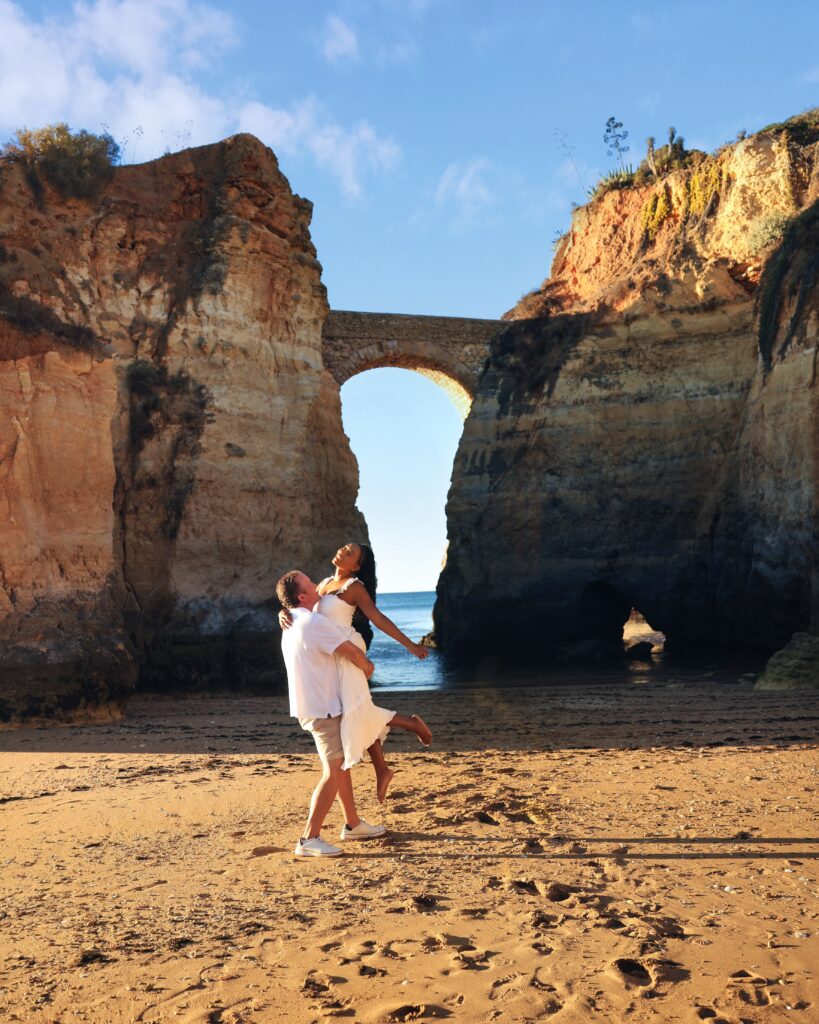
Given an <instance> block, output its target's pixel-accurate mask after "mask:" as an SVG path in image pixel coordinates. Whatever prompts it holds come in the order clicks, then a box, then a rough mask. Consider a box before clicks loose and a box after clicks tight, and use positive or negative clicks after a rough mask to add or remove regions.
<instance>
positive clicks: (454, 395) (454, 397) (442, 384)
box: [342, 356, 472, 423]
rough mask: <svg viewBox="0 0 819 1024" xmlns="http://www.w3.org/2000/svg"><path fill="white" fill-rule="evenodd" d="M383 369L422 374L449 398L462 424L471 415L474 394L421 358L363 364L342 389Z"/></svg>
mask: <svg viewBox="0 0 819 1024" xmlns="http://www.w3.org/2000/svg"><path fill="white" fill-rule="evenodd" d="M381 369H393V370H409V371H411V372H413V373H417V374H420V375H421V376H422V377H426V378H427V380H431V381H432V383H433V384H437V386H438V387H439V388H440V389H441V390H442V391H443V392H444V394H445V395H446V396H447V397H448V398H449V400H450V401H451V402H452V404H453V405H454V406H455V408H456V409H457V411H458V415H459V416H460V418H461V422H462V423H463V421H464V420H465V419H466V417H467V416H468V415H469V410H470V408H471V407H472V393H471V392H470V391H469V389H468V388H467V387H466V386H465V385H464V384H463V383H462V382H461V381H460V380H458V379H457V378H456V377H453V376H452V374H451V373H449V372H447V371H446V370H444V369H442V368H441V367H440V366H439V365H435V364H434V363H432V362H430V361H428V360H424V359H420V358H413V357H410V356H393V357H391V358H390V357H387V358H384V359H379V360H377V361H374V362H371V363H363V364H362V365H361V366H357V367H355V368H354V369H353V370H352V371H351V372H350V374H349V376H348V377H347V379H346V380H345V381H344V384H342V388H343V387H344V386H345V385H346V383H347V381H349V380H352V379H353V378H354V377H358V376H360V375H361V374H362V373H367V372H368V371H369V370H381ZM342 401H343V399H342Z"/></svg>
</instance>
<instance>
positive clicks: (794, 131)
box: [759, 107, 819, 146]
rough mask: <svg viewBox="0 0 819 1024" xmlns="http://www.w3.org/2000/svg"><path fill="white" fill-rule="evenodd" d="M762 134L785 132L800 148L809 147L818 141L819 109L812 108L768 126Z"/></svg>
mask: <svg viewBox="0 0 819 1024" xmlns="http://www.w3.org/2000/svg"><path fill="white" fill-rule="evenodd" d="M762 132H787V133H788V135H790V137H791V138H792V139H793V140H794V142H797V143H798V144H799V145H800V146H811V145H813V143H814V142H817V141H819V107H812V108H811V109H810V110H805V111H803V112H802V113H801V114H797V115H796V116H795V117H789V118H788V120H787V121H779V122H778V123H776V124H769V125H767V126H766V127H765V128H763V129H762V131H761V132H760V133H759V134H760V135H761V134H762Z"/></svg>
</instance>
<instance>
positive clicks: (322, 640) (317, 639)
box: [282, 608, 348, 719]
mask: <svg viewBox="0 0 819 1024" xmlns="http://www.w3.org/2000/svg"><path fill="white" fill-rule="evenodd" d="M291 611H292V615H293V625H292V626H291V627H290V628H289V629H284V630H282V654H283V655H284V664H285V666H286V668H287V688H288V691H289V694H290V714H291V715H292V716H293V717H294V718H298V719H302V718H327V716H328V715H331V716H335V715H340V714H341V712H342V707H341V692H340V689H339V679H338V668H337V666H336V663H335V660H334V659H333V651H334V650H335V649H336V648H337V647H340V646H341V645H342V644H343V643H344V642H345V640H347V639H348V637H347V634H346V633H345V632H344V630H343V629H341V627H340V626H337V625H336V624H335V623H334V622H331V621H330V620H329V619H328V618H327V617H326V616H324V615H318V614H316V613H314V612H310V611H308V610H307V609H306V608H293V609H291Z"/></svg>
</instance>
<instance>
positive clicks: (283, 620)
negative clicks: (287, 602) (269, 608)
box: [279, 608, 293, 630]
mask: <svg viewBox="0 0 819 1024" xmlns="http://www.w3.org/2000/svg"><path fill="white" fill-rule="evenodd" d="M279 625H280V626H281V628H282V629H283V630H284V629H290V627H291V626H292V625H293V613H292V612H291V611H290V609H289V608H282V610H281V611H280V612H279Z"/></svg>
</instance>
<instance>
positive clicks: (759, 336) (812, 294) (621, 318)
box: [435, 136, 819, 661]
mask: <svg viewBox="0 0 819 1024" xmlns="http://www.w3.org/2000/svg"><path fill="white" fill-rule="evenodd" d="M816 150H817V146H816V144H815V143H811V145H809V146H807V147H801V146H798V145H795V144H794V143H793V142H792V141H789V140H787V139H785V140H783V139H781V138H779V139H772V138H768V137H765V136H761V137H758V138H756V139H752V140H748V143H747V144H742V145H741V146H739V147H736V148H735V150H733V151H729V154H728V156H727V157H725V164H724V166H723V167H722V169H721V170H720V171H719V174H720V175H721V177H720V178H719V181H721V182H722V184H721V185H720V189H721V192H720V193H719V194H717V197H716V199H715V200H714V201H713V202H712V203H711V204H710V207H709V209H708V210H707V211H706V213H705V214H702V215H700V216H698V217H697V218H696V219H693V218H692V215H691V212H690V211H691V207H690V196H691V195H692V194H693V192H692V186H691V181H690V176H686V174H684V173H680V174H678V175H677V176H676V177H675V178H674V180H672V182H671V183H670V184H669V185H668V186H667V188H668V195H669V196H670V197H671V200H670V203H671V210H672V213H673V215H672V216H671V217H670V218H669V220H668V222H667V223H666V224H665V225H663V228H662V230H661V231H660V232H658V234H657V236H656V238H655V239H653V240H650V239H649V238H648V237H647V236H646V235H645V233H644V232H643V229H642V228H641V227H640V213H641V209H643V208H644V207H645V205H646V203H647V202H648V201H649V200H650V198H651V191H652V189H651V187H650V186H649V187H648V188H644V189H636V190H632V191H631V193H628V192H626V193H610V194H608V195H607V196H604V197H603V199H602V200H599V201H597V202H596V203H594V204H592V205H591V206H590V207H588V208H586V209H584V210H582V211H580V212H579V214H578V215H577V217H576V222H575V225H574V226H573V231H572V232H571V233H570V235H569V237H568V238H567V240H566V242H564V244H563V248H562V249H561V251H559V253H558V256H557V258H556V263H555V274H554V276H553V277H552V278H551V279H550V280H549V281H547V282H546V284H545V285H544V286H543V288H542V289H541V290H540V292H539V293H537V294H533V296H528V297H527V298H526V299H525V300H524V301H523V302H522V303H521V307H520V309H519V310H517V311H513V312H512V313H511V314H510V316H511V317H512V322H511V323H510V326H509V327H508V328H507V329H506V330H505V331H502V332H500V333H499V334H498V335H497V336H496V338H495V339H494V343H493V354H492V356H491V358H490V359H489V360H488V362H487V365H486V368H485V370H484V373H483V375H482V377H481V380H480V383H479V386H478V391H477V394H476V396H475V399H474V402H473V406H472V410H471V413H470V416H469V418H468V419H467V422H466V425H465V429H464V435H463V439H462V441H461V445H460V448H459V451H458V455H457V458H456V464H455V470H454V473H453V481H452V488H451V490H450V495H449V502H448V506H447V517H448V525H449V538H450V543H449V551H448V557H447V565H446V567H445V569H444V572H443V574H442V576H441V579H440V582H439V585H438V593H437V602H436V609H435V635H436V639H437V641H438V642H439V644H440V646H441V647H442V648H443V649H444V650H445V651H446V653H447V655H448V656H449V657H451V658H452V659H453V660H456V661H463V660H465V659H475V658H481V657H485V656H487V655H493V656H495V657H499V658H501V659H507V658H514V657H516V656H521V657H524V658H527V659H529V658H532V657H533V656H540V657H548V658H552V657H561V656H562V655H565V654H566V653H567V652H569V653H571V652H573V651H575V652H580V654H581V655H582V656H585V657H593V656H607V655H609V654H611V653H613V652H614V651H615V650H617V649H618V648H619V641H620V637H621V632H622V627H623V623H624V621H625V620H626V618H627V617H628V614H629V610H630V608H632V607H636V608H638V609H639V610H640V611H641V612H642V613H643V614H644V615H645V616H646V618H647V619H648V620H649V621H650V622H651V624H652V626H653V627H654V628H655V629H658V630H661V631H662V632H663V633H665V634H666V637H667V643H668V648H669V649H670V650H675V649H676V650H680V649H684V648H702V647H717V648H723V649H731V648H749V649H750V648H756V649H759V650H761V651H768V652H772V651H775V650H776V649H777V648H779V647H782V646H783V645H784V644H786V643H787V642H788V640H789V638H790V637H791V635H792V634H793V633H794V631H797V630H805V629H807V628H809V627H810V624H811V622H813V623H814V625H815V624H816V621H817V609H819V591H818V590H817V583H816V579H817V565H816V559H817V551H819V529H818V528H817V453H819V434H818V433H817V429H819V428H818V426H817V425H818V424H819V418H818V416H817V412H818V409H817V388H818V387H819V385H818V384H817V373H816V362H817V333H818V332H819V300H818V299H817V290H816V280H817V253H819V238H817V231H816V223H817V218H818V217H819V204H817V199H819V160H817V152H816ZM715 180H716V178H715ZM772 209H789V210H790V211H791V221H790V227H789V228H788V229H787V231H786V233H785V236H784V239H783V240H782V241H781V242H780V243H777V244H775V245H770V244H768V246H767V248H765V249H762V250H760V251H759V252H756V253H754V252H749V251H748V250H747V245H748V242H747V238H748V236H749V235H751V234H752V232H751V231H750V230H748V227H749V224H750V225H752V224H753V223H756V222H758V221H760V220H762V221H763V222H764V221H765V218H766V217H767V216H768V215H769V213H770V211H771V210H772ZM800 211H801V213H800ZM739 213H742V215H743V216H744V218H745V222H746V223H745V230H744V231H743V230H741V228H740V225H739V224H738V223H737V218H738V215H739ZM744 247H745V248H744ZM760 275H761V277H760ZM538 310H541V311H542V312H543V313H544V314H545V315H542V316H539V317H532V315H531V314H532V313H533V312H537V311H538ZM515 317H522V319H514V318H515Z"/></svg>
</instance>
